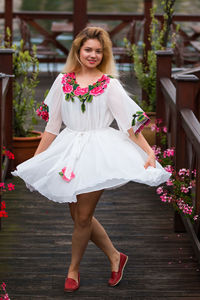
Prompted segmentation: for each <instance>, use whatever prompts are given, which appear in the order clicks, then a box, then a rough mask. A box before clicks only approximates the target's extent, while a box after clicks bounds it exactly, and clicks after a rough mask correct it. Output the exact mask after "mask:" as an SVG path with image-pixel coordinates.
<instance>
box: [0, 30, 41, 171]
mask: <svg viewBox="0 0 200 300" xmlns="http://www.w3.org/2000/svg"><path fill="white" fill-rule="evenodd" d="M6 31H7V40H6V41H4V45H2V46H1V47H2V48H12V49H13V50H14V53H13V74H14V76H15V78H14V80H13V153H14V156H15V160H14V165H15V166H16V165H18V164H19V163H21V162H23V161H25V160H27V159H29V158H30V157H32V156H33V154H34V152H35V150H36V148H37V146H38V144H39V142H40V140H41V137H42V132H39V131H34V130H33V129H34V125H35V124H37V122H38V120H37V118H36V101H35V88H36V87H37V85H38V83H39V80H38V75H39V61H38V59H37V54H36V51H37V48H36V46H35V45H33V47H32V49H31V50H25V47H24V42H23V40H21V41H20V43H19V45H17V44H16V43H14V44H12V43H11V41H10V36H11V34H10V29H9V28H7V30H6Z"/></svg>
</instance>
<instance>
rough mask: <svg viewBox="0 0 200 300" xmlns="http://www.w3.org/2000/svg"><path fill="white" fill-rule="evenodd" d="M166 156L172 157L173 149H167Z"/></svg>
mask: <svg viewBox="0 0 200 300" xmlns="http://www.w3.org/2000/svg"><path fill="white" fill-rule="evenodd" d="M166 154H167V156H168V157H170V156H174V149H173V148H172V149H167V150H166Z"/></svg>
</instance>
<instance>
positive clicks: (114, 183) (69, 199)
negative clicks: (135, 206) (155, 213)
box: [11, 167, 171, 203]
mask: <svg viewBox="0 0 200 300" xmlns="http://www.w3.org/2000/svg"><path fill="white" fill-rule="evenodd" d="M151 168H153V167H149V168H148V169H151ZM161 173H162V172H161ZM11 174H12V175H14V176H19V177H20V178H21V179H23V180H24V182H25V184H26V187H27V188H28V189H29V190H30V191H31V192H39V193H40V194H41V195H43V196H44V197H46V198H47V199H49V200H52V201H54V202H58V203H76V202H77V198H76V196H77V195H79V194H83V193H89V192H93V191H98V190H102V189H107V190H109V189H115V188H118V187H120V186H123V185H125V184H126V183H128V182H130V181H133V182H137V183H141V184H146V185H149V186H158V185H160V184H161V183H163V182H166V181H167V180H168V179H169V177H170V176H171V174H170V173H167V172H166V173H165V174H163V173H162V174H160V177H157V179H156V180H155V181H154V182H152V181H149V182H148V181H147V180H145V181H144V180H142V179H137V178H134V177H132V178H128V177H127V178H122V177H118V178H117V177H115V178H107V179H105V180H103V181H101V182H99V183H97V184H95V183H93V184H92V185H88V186H87V187H83V188H81V189H79V190H77V191H76V193H75V194H72V195H68V196H65V197H63V198H62V200H61V199H60V200H59V199H55V198H53V197H52V195H50V194H49V193H48V192H47V191H46V190H44V189H38V190H37V189H36V188H35V187H34V185H32V184H30V183H29V182H28V181H27V180H26V178H24V176H23V175H19V174H18V171H17V170H15V171H13V172H11Z"/></svg>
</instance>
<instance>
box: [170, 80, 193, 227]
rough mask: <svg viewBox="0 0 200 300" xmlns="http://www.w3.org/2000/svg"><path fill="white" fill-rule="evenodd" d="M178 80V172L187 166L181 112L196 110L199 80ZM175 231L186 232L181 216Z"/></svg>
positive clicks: (176, 165)
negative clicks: (187, 109) (184, 109)
mask: <svg viewBox="0 0 200 300" xmlns="http://www.w3.org/2000/svg"><path fill="white" fill-rule="evenodd" d="M175 79H176V107H177V109H176V111H177V114H176V149H175V150H176V155H175V168H176V171H177V172H178V171H179V169H181V168H187V166H186V163H187V162H186V136H185V132H184V130H183V128H182V126H181V117H180V110H181V109H183V108H189V109H191V110H192V111H194V109H195V97H196V91H197V89H196V87H197V83H198V78H197V77H196V76H195V75H177V76H175ZM174 229H175V231H176V232H184V231H185V226H184V224H183V221H182V219H181V216H180V214H176V213H175V216H174Z"/></svg>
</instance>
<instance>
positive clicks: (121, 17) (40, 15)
mask: <svg viewBox="0 0 200 300" xmlns="http://www.w3.org/2000/svg"><path fill="white" fill-rule="evenodd" d="M5 2H6V6H5V13H3V12H0V18H5V20H7V21H6V22H5V25H6V26H8V27H10V28H12V19H16V18H18V19H19V20H21V21H25V22H27V23H28V24H29V25H30V26H31V27H32V28H34V29H35V30H36V31H37V32H38V33H39V34H40V35H41V36H43V40H42V42H41V44H42V45H44V46H47V45H48V44H51V45H53V46H54V47H55V48H57V49H59V50H61V52H62V53H63V54H64V55H65V56H66V55H67V54H68V52H69V49H67V47H66V46H64V45H63V44H62V43H61V42H60V41H58V40H57V36H58V33H55V32H51V31H48V30H46V29H45V28H44V27H43V26H42V25H41V24H40V23H39V22H38V21H40V20H52V21H55V20H58V21H64V22H65V21H68V22H73V27H74V32H73V33H74V36H75V35H76V34H77V33H78V32H79V31H80V30H81V29H82V28H83V27H84V26H85V25H86V24H87V23H88V22H90V23H92V22H93V21H98V22H99V21H100V22H105V23H106V22H107V21H119V24H118V25H116V26H114V27H113V28H111V29H110V30H109V33H110V36H111V39H113V37H114V36H115V35H117V34H118V33H120V32H121V31H122V30H123V29H124V28H125V27H127V26H129V25H130V24H131V22H133V21H139V22H142V24H143V25H141V26H142V28H143V41H144V43H145V44H146V47H145V51H146V52H147V51H148V50H149V49H150V47H151V45H150V41H149V39H148V37H149V31H150V22H151V16H150V9H151V7H152V5H153V0H143V2H144V12H143V13H138V14H137V13H104V12H103V13H89V12H87V10H86V8H87V5H86V4H87V3H86V2H87V0H82V1H81V5H82V6H83V7H80V1H78V0H74V11H73V12H49V11H21V12H12V2H13V0H7V1H5ZM156 18H158V20H159V21H160V22H161V23H163V21H164V20H163V15H161V14H156ZM176 22H179V23H180V22H187V23H189V22H200V14H198V15H197V14H196V15H195V14H194V15H185V14H174V16H173V27H174V28H175V27H176ZM135 34H136V33H135ZM179 34H180V35H181V36H182V37H183V39H184V45H183V46H186V45H188V44H189V43H190V41H192V40H193V41H194V40H195V39H196V38H197V37H198V36H199V35H198V34H196V33H195V32H194V34H192V35H188V34H187V33H186V32H184V31H183V30H182V28H180V29H179ZM51 59H52V58H51V57H49V58H46V61H50V60H51ZM43 60H44V61H45V59H43ZM179 60H181V58H180V59H179ZM57 61H65V57H58V59H57Z"/></svg>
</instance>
